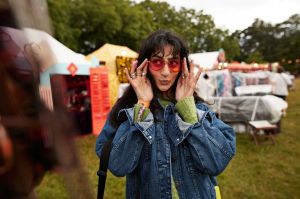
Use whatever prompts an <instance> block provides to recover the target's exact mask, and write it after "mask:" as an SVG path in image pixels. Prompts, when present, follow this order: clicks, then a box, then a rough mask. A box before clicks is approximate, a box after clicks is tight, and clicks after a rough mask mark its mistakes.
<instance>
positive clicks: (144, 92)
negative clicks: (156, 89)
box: [125, 59, 153, 102]
mask: <svg viewBox="0 0 300 199" xmlns="http://www.w3.org/2000/svg"><path fill="white" fill-rule="evenodd" d="M148 64H149V61H148V60H147V59H145V60H144V61H143V63H141V65H139V66H138V67H137V61H135V62H134V63H133V64H132V67H131V70H130V73H129V72H128V69H127V68H125V73H126V76H127V79H128V81H129V83H130V84H131V86H132V87H133V89H134V91H135V94H136V96H137V98H138V100H141V101H144V102H150V101H151V100H152V98H153V91H152V87H151V83H150V80H149V79H148V78H147V77H146V75H147V71H148Z"/></svg>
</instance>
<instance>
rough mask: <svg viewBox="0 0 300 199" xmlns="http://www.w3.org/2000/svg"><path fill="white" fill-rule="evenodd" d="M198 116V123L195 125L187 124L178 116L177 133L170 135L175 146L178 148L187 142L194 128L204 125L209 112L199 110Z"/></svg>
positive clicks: (197, 111)
mask: <svg viewBox="0 0 300 199" xmlns="http://www.w3.org/2000/svg"><path fill="white" fill-rule="evenodd" d="M196 114H197V122H196V123H194V124H190V123H187V122H185V121H183V120H182V118H181V117H180V116H179V115H178V113H177V114H176V121H177V126H176V127H175V129H177V130H176V133H175V134H172V135H170V137H171V140H172V141H173V143H174V144H175V146H178V145H179V144H180V143H181V142H183V141H184V140H185V138H186V137H187V136H188V135H189V134H190V132H191V131H192V129H193V128H197V127H199V126H201V125H202V124H203V120H204V118H205V117H206V115H207V114H208V111H202V110H199V109H196Z"/></svg>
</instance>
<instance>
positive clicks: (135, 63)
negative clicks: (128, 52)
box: [130, 60, 138, 74]
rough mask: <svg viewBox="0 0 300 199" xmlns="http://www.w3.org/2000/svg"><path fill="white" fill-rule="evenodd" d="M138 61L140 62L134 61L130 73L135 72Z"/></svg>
mask: <svg viewBox="0 0 300 199" xmlns="http://www.w3.org/2000/svg"><path fill="white" fill-rule="evenodd" d="M137 63H138V61H137V60H135V61H134V62H132V64H131V69H130V74H133V73H134V72H135V69H136V67H137Z"/></svg>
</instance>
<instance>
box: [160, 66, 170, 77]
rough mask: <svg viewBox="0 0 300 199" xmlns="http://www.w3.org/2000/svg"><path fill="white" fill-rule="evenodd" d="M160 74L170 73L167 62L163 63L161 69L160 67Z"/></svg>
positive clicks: (166, 74)
mask: <svg viewBox="0 0 300 199" xmlns="http://www.w3.org/2000/svg"><path fill="white" fill-rule="evenodd" d="M161 74H162V75H163V76H168V75H170V68H169V66H168V63H165V65H164V67H163V69H162V72H161Z"/></svg>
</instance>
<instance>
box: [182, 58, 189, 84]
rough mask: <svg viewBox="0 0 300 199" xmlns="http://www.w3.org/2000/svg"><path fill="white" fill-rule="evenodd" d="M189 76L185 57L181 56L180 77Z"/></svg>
mask: <svg viewBox="0 0 300 199" xmlns="http://www.w3.org/2000/svg"><path fill="white" fill-rule="evenodd" d="M188 76H189V69H188V67H187V64H186V58H183V66H182V78H183V79H184V78H186V77H188Z"/></svg>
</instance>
